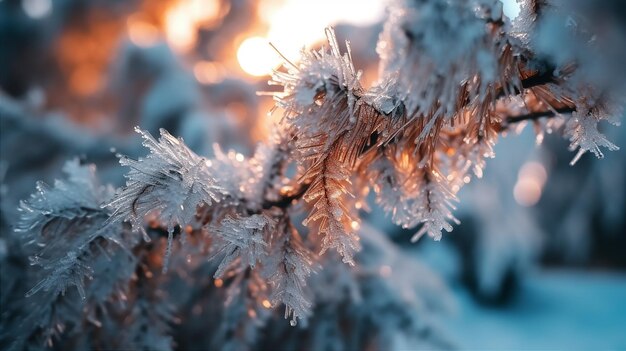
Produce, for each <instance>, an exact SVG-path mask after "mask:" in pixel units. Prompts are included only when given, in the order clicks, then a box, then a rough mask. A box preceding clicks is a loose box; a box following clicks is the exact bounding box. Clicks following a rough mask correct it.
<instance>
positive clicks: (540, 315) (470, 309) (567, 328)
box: [448, 271, 626, 350]
mask: <svg viewBox="0 0 626 351" xmlns="http://www.w3.org/2000/svg"><path fill="white" fill-rule="evenodd" d="M457 297H458V302H459V306H458V313H457V315H455V316H453V319H452V320H450V321H449V322H448V323H449V324H448V325H449V326H450V328H451V333H452V335H453V337H454V338H455V339H456V341H457V345H458V346H460V348H461V349H474V350H476V349H479V350H485V349H497V350H502V349H515V350H519V349H522V350H539V349H541V350H626V274H623V273H622V274H613V273H603V272H578V271H547V272H541V273H538V274H534V275H532V277H529V279H528V281H527V282H526V284H525V287H524V289H523V292H522V294H520V296H519V298H518V299H517V300H516V302H515V303H514V304H513V305H511V306H509V307H508V308H504V309H493V308H485V307H483V306H480V305H477V304H476V303H475V302H474V301H473V300H472V299H471V297H470V296H469V295H468V294H467V292H465V291H457Z"/></svg>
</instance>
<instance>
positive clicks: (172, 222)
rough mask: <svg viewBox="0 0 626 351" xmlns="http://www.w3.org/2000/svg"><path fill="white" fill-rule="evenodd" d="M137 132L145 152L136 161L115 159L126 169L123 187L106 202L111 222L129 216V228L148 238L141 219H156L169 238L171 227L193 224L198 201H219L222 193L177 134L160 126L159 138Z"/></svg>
mask: <svg viewBox="0 0 626 351" xmlns="http://www.w3.org/2000/svg"><path fill="white" fill-rule="evenodd" d="M137 132H138V133H140V134H141V135H142V137H143V138H144V146H146V147H147V148H148V149H150V154H149V155H148V156H147V157H145V158H140V159H138V160H132V159H129V158H127V157H125V156H122V157H121V158H120V163H121V164H122V165H123V166H126V167H129V168H130V171H129V172H128V174H127V175H126V178H127V179H128V180H127V182H126V186H124V187H123V188H122V189H121V190H120V191H119V192H118V193H117V194H116V195H115V197H114V198H113V200H111V201H110V202H108V203H107V204H106V207H107V208H109V209H111V210H113V214H112V215H111V219H110V222H121V221H129V222H130V223H131V224H132V226H133V230H135V231H139V232H142V233H143V235H144V237H145V238H147V234H146V231H145V220H146V219H148V220H149V219H152V218H154V219H157V218H158V221H159V222H160V223H162V224H163V225H164V226H166V227H167V228H168V232H169V237H170V240H171V237H172V235H173V232H174V229H175V227H176V226H185V225H187V224H190V223H193V221H194V217H195V216H196V209H197V207H198V206H200V205H203V204H206V205H211V204H213V203H215V202H219V201H220V200H221V199H222V198H223V197H224V192H223V190H222V187H220V186H219V185H218V184H216V182H215V179H214V178H213V176H212V175H211V172H210V168H209V166H208V165H207V160H206V159H205V158H202V157H200V156H198V155H196V154H195V153H193V151H191V150H189V149H188V148H187V147H186V146H185V144H184V143H183V141H182V139H176V138H174V137H173V136H171V135H170V134H169V133H167V132H166V131H165V130H163V129H162V130H161V137H160V138H159V140H158V141H157V140H155V139H154V138H153V137H152V136H151V135H150V134H149V133H147V132H143V131H141V130H139V129H137Z"/></svg>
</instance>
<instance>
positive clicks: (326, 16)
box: [237, 0, 384, 76]
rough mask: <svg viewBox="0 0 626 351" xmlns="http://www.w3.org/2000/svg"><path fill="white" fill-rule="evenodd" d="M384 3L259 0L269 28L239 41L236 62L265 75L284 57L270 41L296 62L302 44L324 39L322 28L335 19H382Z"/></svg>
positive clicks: (370, 21)
mask: <svg viewBox="0 0 626 351" xmlns="http://www.w3.org/2000/svg"><path fill="white" fill-rule="evenodd" d="M383 6H384V2H382V1H377V0H360V1H359V0H343V1H337V0H318V1H307V0H285V1H271V0H265V1H262V2H261V3H260V5H259V12H260V16H261V19H262V20H263V22H265V23H266V24H267V26H268V30H267V32H266V33H265V34H262V35H261V36H260V37H259V36H258V35H257V36H255V37H253V38H248V39H246V40H244V41H243V42H242V43H241V46H240V47H239V50H238V52H237V59H238V60H239V65H240V66H241V68H242V69H243V70H244V71H245V72H246V73H248V74H250V75H253V76H263V75H268V74H270V73H271V72H272V69H274V68H276V67H277V66H279V65H280V64H281V63H282V62H283V61H284V60H283V58H281V57H280V55H278V54H277V53H275V52H274V50H273V49H272V48H271V47H270V46H269V43H272V44H273V45H275V46H276V48H277V49H278V50H279V51H280V53H281V54H282V55H283V56H285V57H286V58H287V59H288V60H290V61H292V62H295V61H297V58H298V57H299V54H300V50H302V48H303V47H305V45H313V44H315V43H317V42H319V41H320V40H323V39H324V28H326V27H328V26H330V25H335V24H338V23H347V24H352V25H363V26H364V25H369V24H373V23H376V22H377V21H379V20H381V19H382V15H383V11H384V7H383ZM331 9H332V10H331ZM355 9H358V11H355ZM302 14H305V15H304V16H303V15H302ZM252 39H253V40H254V41H250V40H252ZM253 45H254V46H253ZM244 46H245V48H244ZM263 47H265V48H263Z"/></svg>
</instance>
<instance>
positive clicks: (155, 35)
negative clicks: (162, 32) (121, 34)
mask: <svg viewBox="0 0 626 351" xmlns="http://www.w3.org/2000/svg"><path fill="white" fill-rule="evenodd" d="M126 26H127V28H128V37H129V39H130V41H131V42H132V43H133V44H135V45H137V46H139V47H144V48H145V47H150V46H152V45H154V44H155V43H156V42H157V40H158V39H159V30H158V29H157V27H156V26H154V25H152V24H150V23H148V22H146V21H143V20H141V19H140V18H138V17H137V16H130V17H129V18H128V20H127V21H126Z"/></svg>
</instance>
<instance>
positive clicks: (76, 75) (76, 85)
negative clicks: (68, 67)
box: [70, 65, 101, 96]
mask: <svg viewBox="0 0 626 351" xmlns="http://www.w3.org/2000/svg"><path fill="white" fill-rule="evenodd" d="M100 86H101V81H100V74H99V72H98V69H97V68H96V67H92V66H90V65H82V66H79V67H78V68H77V69H75V70H74V72H72V75H71V76H70V88H71V89H72V91H74V92H75V93H76V94H78V95H83V96H87V95H90V94H93V93H95V92H96V91H98V89H100Z"/></svg>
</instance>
